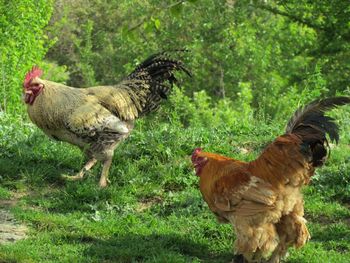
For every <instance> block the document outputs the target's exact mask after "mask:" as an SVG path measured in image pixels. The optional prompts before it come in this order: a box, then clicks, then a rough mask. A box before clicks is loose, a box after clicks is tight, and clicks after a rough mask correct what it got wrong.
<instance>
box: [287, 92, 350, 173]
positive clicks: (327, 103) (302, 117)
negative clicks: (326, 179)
mask: <svg viewBox="0 0 350 263" xmlns="http://www.w3.org/2000/svg"><path fill="white" fill-rule="evenodd" d="M349 103H350V97H345V96H344V97H333V98H327V99H322V100H315V101H312V102H311V103H309V104H308V105H306V106H305V107H301V108H299V109H298V110H297V111H296V112H295V113H294V115H293V116H292V118H291V119H290V120H289V122H288V124H287V128H286V133H287V134H288V133H292V134H296V135H298V136H299V137H300V138H301V140H302V141H303V145H302V151H303V152H304V153H305V154H307V155H310V156H311V158H312V163H313V166H315V167H316V166H321V165H322V164H323V163H324V161H325V158H326V156H327V146H328V140H327V137H326V135H328V136H329V139H330V140H331V141H335V142H336V143H338V141H339V127H338V125H337V124H336V123H335V119H334V118H332V117H329V116H326V115H325V113H326V111H328V110H331V109H333V108H335V107H337V106H341V105H345V104H349Z"/></svg>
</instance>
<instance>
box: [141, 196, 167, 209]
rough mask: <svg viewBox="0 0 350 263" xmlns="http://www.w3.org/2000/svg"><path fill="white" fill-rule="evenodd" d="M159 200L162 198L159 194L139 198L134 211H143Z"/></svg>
mask: <svg viewBox="0 0 350 263" xmlns="http://www.w3.org/2000/svg"><path fill="white" fill-rule="evenodd" d="M161 202H162V198H161V197H159V196H154V197H150V198H144V199H142V200H140V202H139V203H138V206H137V207H136V211H137V212H143V211H144V210H147V209H149V208H150V207H152V206H153V205H155V204H159V203H161Z"/></svg>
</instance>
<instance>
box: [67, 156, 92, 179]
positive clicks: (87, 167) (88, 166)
mask: <svg viewBox="0 0 350 263" xmlns="http://www.w3.org/2000/svg"><path fill="white" fill-rule="evenodd" d="M96 162H97V160H96V159H95V158H92V159H90V160H89V161H88V162H87V163H86V164H85V165H84V167H83V168H82V169H81V170H80V172H79V173H77V174H76V175H73V176H64V178H65V179H67V180H71V181H77V180H82V179H83V178H84V175H85V173H86V172H87V171H89V170H90V169H91V168H92V167H93V166H94V165H95V164H96Z"/></svg>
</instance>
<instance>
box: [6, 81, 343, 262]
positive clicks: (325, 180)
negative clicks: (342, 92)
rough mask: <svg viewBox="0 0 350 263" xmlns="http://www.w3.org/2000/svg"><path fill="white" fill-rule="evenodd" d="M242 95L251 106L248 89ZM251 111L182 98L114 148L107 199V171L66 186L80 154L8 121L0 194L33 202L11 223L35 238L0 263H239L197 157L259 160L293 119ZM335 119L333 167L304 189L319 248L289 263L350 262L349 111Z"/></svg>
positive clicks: (313, 245)
mask: <svg viewBox="0 0 350 263" xmlns="http://www.w3.org/2000/svg"><path fill="white" fill-rule="evenodd" d="M241 85H245V84H244V83H242V84H241ZM242 89H244V90H245V93H242V95H241V96H242V97H244V98H246V99H244V100H247V101H248V102H249V98H251V95H250V92H249V90H250V89H249V85H245V87H242ZM291 106H292V107H293V108H294V107H296V105H291ZM242 109H246V110H247V115H245V116H248V117H247V118H248V119H247V120H245V121H243V119H242V118H241V117H236V116H239V114H240V112H241V108H237V107H236V105H235V104H234V103H232V102H230V101H229V100H221V101H218V102H215V101H212V100H211V99H210V97H209V96H208V95H207V94H206V93H205V92H198V93H196V95H195V96H194V97H193V98H190V97H188V96H186V95H185V94H184V92H183V91H181V90H180V89H175V90H174V93H173V94H172V95H171V96H170V98H169V103H168V104H167V105H165V107H162V108H161V109H160V111H159V112H157V113H155V114H152V115H150V116H149V117H146V118H143V119H141V120H139V121H137V123H136V127H135V129H134V131H133V133H132V134H131V136H130V138H129V139H128V140H126V141H125V142H124V143H122V144H121V145H120V147H118V148H117V150H116V153H115V158H114V161H113V165H112V167H111V174H110V179H111V184H110V185H109V187H108V188H107V189H103V190H101V189H99V188H98V186H97V178H96V177H94V176H92V175H94V174H95V175H97V174H98V173H99V172H100V170H99V169H98V168H99V167H96V168H95V169H93V171H91V172H90V174H89V175H90V176H89V177H88V178H87V179H86V180H84V181H82V182H65V181H62V180H61V179H60V175H61V174H67V173H68V174H73V173H74V172H76V171H78V169H80V168H81V166H82V164H83V158H82V157H81V153H80V151H79V150H78V149H76V148H74V147H73V146H70V145H69V144H65V143H57V142H52V141H50V140H49V139H48V138H47V136H45V135H44V134H43V133H42V132H41V131H39V130H38V129H37V128H36V127H35V126H34V125H33V124H30V123H28V122H27V121H26V120H23V119H21V117H20V116H13V115H5V114H3V115H2V116H1V118H0V132H1V133H0V147H1V149H2V151H1V152H0V174H2V177H1V178H0V183H1V185H2V189H3V190H2V189H0V194H1V193H2V192H9V191H11V192H17V193H27V194H28V195H27V196H24V197H22V198H21V200H20V201H19V203H18V204H17V206H16V207H15V208H14V209H13V212H14V213H15V214H16V217H17V219H20V220H22V221H24V222H26V223H27V225H28V226H29V227H30V232H29V237H28V238H27V239H26V240H22V241H19V242H17V243H15V244H12V245H3V246H1V247H0V261H5V262H101V261H106V262H164V261H166V262H228V261H230V260H231V259H232V244H233V241H234V234H233V233H232V228H231V227H230V226H229V225H222V224H218V223H217V222H216V220H215V217H214V215H212V213H211V212H210V211H209V209H208V207H207V205H205V203H204V201H203V199H202V197H201V195H200V192H199V190H198V178H197V177H196V176H195V175H194V173H193V168H192V166H191V164H190V154H191V152H192V150H193V149H194V148H195V147H203V148H204V149H205V150H208V151H213V152H217V153H222V154H225V155H228V156H232V157H234V158H237V159H241V160H251V159H253V158H254V157H255V156H256V155H257V154H258V153H259V152H261V150H262V149H263V148H264V147H265V146H266V144H267V143H268V142H270V141H271V140H273V138H274V137H275V136H276V135H278V134H280V133H281V132H282V130H283V127H284V125H285V122H286V120H283V121H278V120H275V119H274V120H271V121H270V122H266V121H265V120H263V119H254V118H252V117H251V115H250V113H249V112H250V110H251V109H249V108H247V106H245V105H243V107H242ZM291 113H292V112H289V114H288V115H291ZM333 114H334V115H335V116H336V118H337V119H338V120H339V121H340V124H341V127H342V133H341V141H340V142H341V144H340V145H339V146H332V147H333V148H332V154H331V156H330V159H329V160H328V161H327V164H326V166H325V168H323V169H320V170H319V171H318V174H317V176H316V177H315V178H314V180H313V182H312V185H311V186H309V187H307V188H306V189H305V190H306V191H305V200H306V209H305V210H306V218H307V220H308V226H309V228H310V231H311V235H312V242H309V243H308V244H307V245H306V246H305V247H303V248H302V249H300V250H294V249H291V251H290V252H291V253H290V257H289V258H288V260H287V262H301V263H302V262H305V263H306V262H319V261H324V262H327V261H328V262H344V263H345V262H347V261H348V257H349V256H350V240H349V238H347V237H348V236H349V233H350V232H349V231H350V226H349V222H348V218H349V216H350V210H349V208H348V207H347V206H346V203H343V201H345V202H348V200H349V199H348V198H349V192H347V191H346V183H348V182H347V180H348V179H349V174H348V172H347V171H349V167H348V164H349V158H348V157H349V156H348V153H349V151H348V144H349V142H350V137H349V136H347V135H348V134H349V132H350V130H349V128H350V125H348V124H349V123H348V122H349V119H350V118H349V109H348V107H347V108H346V107H343V109H341V111H338V110H337V111H335V112H334V113H333ZM184 116H186V117H184ZM236 118H237V119H236ZM227 119H228V120H230V121H231V122H227ZM285 119H286V118H285ZM248 120H249V121H248ZM13 163H15V164H16V165H15V166H14V165H13ZM340 180H342V181H340ZM344 185H345V187H344ZM348 185H349V184H348ZM43 248H45V249H43Z"/></svg>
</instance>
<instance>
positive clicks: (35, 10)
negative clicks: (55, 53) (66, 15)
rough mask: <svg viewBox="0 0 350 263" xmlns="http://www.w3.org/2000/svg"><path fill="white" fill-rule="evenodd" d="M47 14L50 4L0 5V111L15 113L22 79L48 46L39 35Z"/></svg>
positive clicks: (41, 0)
mask: <svg viewBox="0 0 350 263" xmlns="http://www.w3.org/2000/svg"><path fill="white" fill-rule="evenodd" d="M51 13H52V5H51V1H45V0H38V1H32V0H19V1H3V0H2V1H0V14H1V16H0V94H1V100H0V111H1V110H2V111H5V110H8V111H10V112H14V111H18V110H19V108H20V95H21V84H22V82H23V79H24V75H25V73H26V71H27V70H29V69H30V68H31V67H32V66H33V65H34V64H37V63H39V62H40V60H42V59H43V57H44V55H45V53H46V51H47V50H48V48H49V46H50V45H51V44H52V41H48V39H47V36H46V35H45V34H44V33H43V28H44V27H45V26H46V25H47V23H48V22H49V19H50V16H51Z"/></svg>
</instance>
